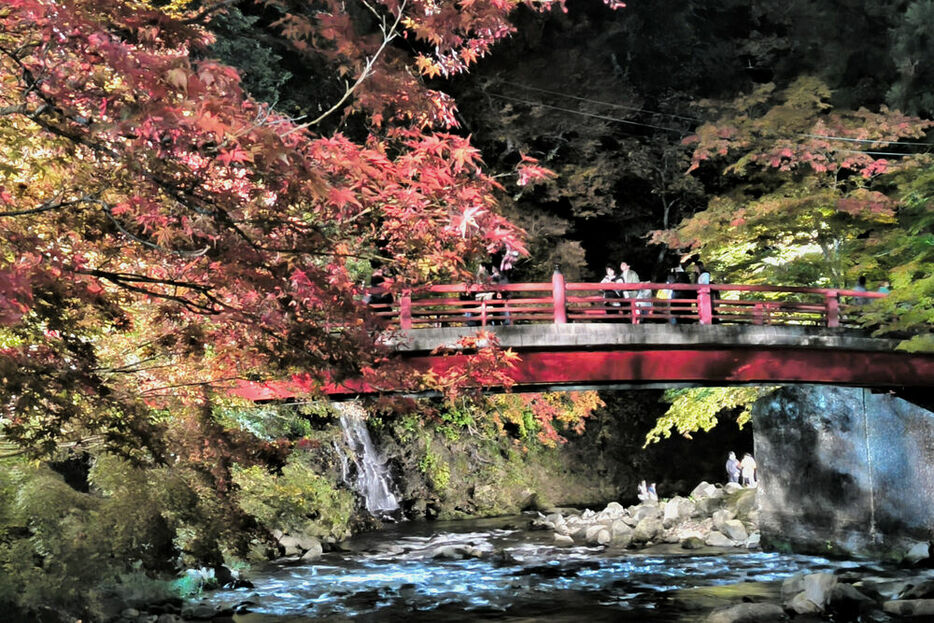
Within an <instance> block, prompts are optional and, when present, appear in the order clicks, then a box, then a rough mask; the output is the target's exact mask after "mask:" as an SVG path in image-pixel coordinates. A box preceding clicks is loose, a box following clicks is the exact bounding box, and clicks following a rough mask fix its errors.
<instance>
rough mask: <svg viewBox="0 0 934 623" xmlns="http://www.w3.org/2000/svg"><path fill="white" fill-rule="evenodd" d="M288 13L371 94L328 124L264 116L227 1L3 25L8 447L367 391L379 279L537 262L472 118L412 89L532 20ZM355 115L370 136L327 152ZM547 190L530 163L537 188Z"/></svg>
mask: <svg viewBox="0 0 934 623" xmlns="http://www.w3.org/2000/svg"><path fill="white" fill-rule="evenodd" d="M269 4H270V5H271V6H274V7H275V8H276V9H278V10H281V11H282V17H281V19H280V20H279V21H278V23H277V26H278V27H280V28H281V29H282V32H283V35H284V36H286V37H287V38H288V39H289V41H290V42H291V45H292V46H294V48H295V49H297V50H299V51H301V52H303V53H306V54H308V55H317V56H319V57H322V58H324V59H325V60H326V61H327V62H328V63H330V65H331V66H333V67H334V68H335V69H334V71H335V72H336V74H337V75H347V76H350V75H353V76H356V77H357V78H356V80H355V81H354V83H353V84H349V83H348V86H347V88H346V91H345V93H344V95H343V96H342V97H341V98H340V99H339V100H338V101H336V102H334V104H333V106H331V108H330V109H329V110H328V111H325V112H324V113H322V115H320V116H319V118H318V119H313V120H310V121H298V120H294V119H291V118H288V117H286V116H284V115H282V114H280V113H278V112H277V111H276V110H275V109H274V108H273V107H272V106H270V105H268V104H262V103H258V102H256V101H254V100H253V99H251V98H250V97H249V96H248V95H246V94H245V93H244V91H243V90H242V87H241V85H240V79H239V76H238V73H237V71H236V70H235V69H234V68H231V67H227V66H224V65H221V64H219V63H217V62H216V61H212V60H210V59H209V58H207V57H205V54H204V52H205V50H206V46H208V45H209V44H210V43H211V41H212V40H213V38H212V35H211V34H210V33H209V32H208V31H207V30H205V28H204V26H203V24H204V22H205V21H206V20H209V19H210V17H211V15H212V13H211V11H212V10H213V9H219V8H222V7H223V3H221V4H219V5H216V6H211V7H208V8H206V9H204V10H201V11H200V12H199V11H197V10H195V9H194V8H193V7H192V6H189V5H188V4H187V3H173V4H172V5H169V6H168V7H166V8H165V10H160V9H157V8H154V7H153V6H150V5H147V4H146V3H144V2H131V1H119V0H115V1H112V2H104V3H101V2H89V1H84V0H76V1H74V2H66V3H45V2H40V1H38V0H14V1H12V2H8V3H5V5H4V7H3V8H2V9H0V19H2V23H3V34H2V35H0V119H2V120H3V124H2V126H0V173H2V177H0V231H2V241H0V248H2V254H0V319H2V335H0V346H2V353H0V366H2V369H3V376H4V378H5V379H6V382H5V383H4V389H3V393H4V401H5V408H6V417H5V419H4V433H5V435H6V436H7V437H8V438H11V439H15V440H17V441H19V442H21V443H23V444H25V445H26V446H29V447H33V448H38V447H45V449H47V450H48V449H50V448H52V447H54V444H55V443H56V442H57V441H61V440H64V439H70V440H72V441H74V440H77V439H81V438H85V437H87V436H89V435H97V434H100V433H105V434H106V435H108V436H111V437H112V436H119V435H121V434H124V435H125V434H130V433H131V432H132V431H133V430H136V431H137V433H138V432H139V431H140V430H142V429H145V428H146V427H147V426H148V424H147V422H146V410H147V409H148V408H149V407H152V406H158V405H159V404H160V403H161V402H164V401H165V400H168V399H172V400H176V399H179V398H181V399H189V400H190V401H193V402H198V401H200V400H202V398H203V394H202V389H201V388H202V387H204V386H222V385H223V383H224V382H225V381H228V380H231V379H235V378H244V377H246V376H248V375H250V376H251V377H253V376H255V375H267V374H281V373H282V372H288V371H296V370H299V369H301V370H302V371H305V372H308V373H310V374H312V375H315V374H318V373H320V372H322V371H324V370H328V371H329V372H330V373H332V374H335V375H336V376H338V377H339V376H340V375H341V374H342V373H343V372H351V371H356V370H358V369H359V368H360V367H361V366H364V365H367V364H368V363H370V362H372V361H374V359H376V358H378V357H379V353H378V349H375V348H374V342H373V339H374V336H375V334H376V332H377V330H378V325H377V323H375V322H374V321H373V319H372V318H370V317H369V316H368V315H367V313H366V310H365V308H364V306H363V305H362V304H361V302H360V290H359V279H360V278H361V276H363V274H365V270H366V266H367V265H370V266H372V265H380V266H382V267H384V268H385V269H386V270H387V271H390V272H391V274H392V279H391V280H390V281H389V282H388V283H389V285H391V286H398V287H402V286H405V285H408V284H413V283H423V282H430V281H432V280H437V279H445V278H451V277H459V276H461V275H462V274H463V273H462V271H463V268H464V266H465V265H466V264H467V263H468V262H469V261H470V260H471V258H473V257H477V256H483V255H486V254H489V253H491V252H495V251H496V250H498V249H502V248H505V249H510V250H520V251H521V250H522V242H521V239H520V235H519V231H518V230H517V229H516V228H515V227H514V226H512V225H511V224H510V223H509V222H508V221H507V220H506V219H504V218H503V217H501V216H499V215H498V214H497V211H496V203H497V201H496V193H497V192H498V190H499V189H500V186H499V184H498V183H496V182H495V181H494V180H493V179H491V178H490V177H489V176H487V175H486V174H485V173H484V172H483V168H482V162H481V161H480V157H479V153H478V151H477V150H476V149H474V148H473V147H471V145H470V141H469V138H467V137H463V136H459V135H457V134H454V133H452V132H450V128H451V126H454V125H456V121H455V119H454V107H453V101H452V100H451V99H450V98H449V97H447V96H445V95H444V94H443V93H440V92H438V91H433V90H431V89H428V88H426V87H425V86H424V84H423V83H422V81H421V80H420V79H419V77H418V75H417V73H414V72H413V71H412V70H411V67H412V63H413V62H414V64H415V66H417V67H419V68H420V71H421V72H423V73H425V74H426V75H434V74H435V73H437V72H439V71H440V72H442V73H446V74H450V73H452V72H456V71H462V70H463V69H465V68H466V67H467V66H468V65H469V64H470V63H472V62H475V60H476V58H477V57H478V56H479V55H482V54H485V53H486V52H487V51H488V49H489V47H490V46H491V45H492V44H493V43H495V42H496V41H497V40H498V39H501V38H502V37H505V36H507V35H508V34H509V33H510V32H511V31H512V27H511V26H510V25H509V23H508V21H507V17H508V15H509V13H510V11H512V10H513V9H514V8H515V5H513V4H501V3H496V2H471V3H459V4H454V3H451V4H450V5H447V6H445V7H443V8H442V7H435V8H434V9H433V8H432V7H434V6H435V5H434V4H431V3H423V2H409V3H405V2H402V3H399V2H393V1H390V2H385V3H381V4H368V3H366V2H364V3H362V7H359V8H360V10H359V11H358V10H356V9H353V10H352V9H351V8H349V7H346V6H345V5H344V4H342V3H337V2H329V3H324V4H323V6H318V5H315V6H310V5H308V6H306V5H304V4H303V3H294V4H289V3H284V2H271V3H269ZM528 4H529V5H530V6H532V7H533V8H537V9H542V10H544V9H548V8H550V6H551V4H552V3H551V2H535V1H532V0H530V2H529V3H528ZM289 9H294V10H295V12H289ZM429 9H431V10H429ZM435 9H437V10H435ZM361 14H362V15H363V16H364V17H362V18H361ZM360 19H365V20H368V21H369V24H370V26H373V25H374V24H375V27H374V28H373V32H372V33H371V34H363V35H358V34H357V33H358V31H359V29H358V28H357V25H355V20H357V21H359V20H360ZM364 32H366V31H364ZM403 35H404V36H409V37H411V38H412V39H413V40H415V41H424V42H426V44H427V43H430V44H431V46H432V49H433V52H432V53H431V54H430V55H429V54H427V53H419V54H418V55H417V58H416V59H414V61H413V59H411V58H410V57H409V56H407V53H406V52H403V51H402V50H400V49H397V48H395V47H393V46H392V45H391V44H392V42H393V41H394V40H395V39H396V38H397V37H400V36H403ZM348 82H349V81H348ZM336 113H341V114H343V115H351V114H360V115H363V118H364V119H365V124H366V125H367V126H368V127H369V128H370V131H369V132H368V134H367V135H366V136H365V137H363V138H362V139H361V140H357V141H353V140H351V139H350V138H348V137H347V136H344V135H342V134H341V133H339V132H334V133H328V134H321V133H319V132H318V130H317V128H316V126H317V125H318V123H319V122H320V121H322V120H323V119H325V118H326V117H327V116H328V115H329V114H336ZM547 174H548V173H547V171H545V170H543V169H541V168H540V167H538V166H537V165H536V163H535V162H534V160H532V159H529V161H526V162H523V163H522V166H521V167H520V169H519V171H518V175H519V177H520V182H522V183H526V182H529V181H534V179H536V178H540V177H543V176H546V175H547ZM361 267H363V268H361ZM361 270H362V271H364V272H363V273H361ZM141 399H142V400H143V402H141ZM134 434H135V433H134Z"/></svg>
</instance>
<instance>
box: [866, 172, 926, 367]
mask: <svg viewBox="0 0 934 623" xmlns="http://www.w3.org/2000/svg"><path fill="white" fill-rule="evenodd" d="M892 178H893V179H892V182H893V184H894V185H895V187H896V189H897V192H898V194H899V196H900V198H901V203H900V205H899V209H898V215H897V218H898V227H895V228H892V229H890V230H887V231H884V232H880V233H879V235H877V236H874V237H873V238H871V239H869V240H868V241H867V246H868V247H869V250H870V255H869V261H867V262H866V265H867V266H866V272H867V273H868V274H869V275H870V277H874V278H875V279H876V280H877V281H878V280H881V279H884V278H888V279H889V280H890V281H891V283H892V292H891V293H890V294H889V296H888V297H886V298H885V299H882V300H878V301H875V302H874V303H873V304H872V305H867V306H866V309H865V310H864V321H865V323H866V325H867V326H869V327H871V328H873V329H875V330H876V333H877V334H882V335H886V334H892V333H894V334H896V335H899V334H904V333H905V332H910V333H916V335H914V336H913V337H910V338H909V339H908V340H906V341H905V342H903V343H902V344H901V345H900V348H902V349H904V350H908V351H913V352H919V351H925V352H934V336H932V333H931V327H932V326H934V160H932V159H931V158H927V159H926V160H925V161H924V164H923V166H919V167H917V168H912V169H906V170H903V171H898V172H896V173H895V174H894V175H893V176H892Z"/></svg>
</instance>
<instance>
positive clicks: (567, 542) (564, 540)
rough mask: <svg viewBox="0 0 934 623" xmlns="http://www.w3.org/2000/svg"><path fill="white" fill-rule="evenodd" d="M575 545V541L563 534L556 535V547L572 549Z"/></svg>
mask: <svg viewBox="0 0 934 623" xmlns="http://www.w3.org/2000/svg"><path fill="white" fill-rule="evenodd" d="M573 545H574V539H572V538H571V537H569V536H566V535H563V534H556V535H555V546H557V547H572V546H573Z"/></svg>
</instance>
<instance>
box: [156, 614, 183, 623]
mask: <svg viewBox="0 0 934 623" xmlns="http://www.w3.org/2000/svg"><path fill="white" fill-rule="evenodd" d="M179 621H181V619H180V618H179V617H178V615H177V614H170V613H165V614H160V615H159V618H158V619H156V623H179Z"/></svg>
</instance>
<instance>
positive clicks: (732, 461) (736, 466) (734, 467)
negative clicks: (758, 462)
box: [726, 452, 749, 483]
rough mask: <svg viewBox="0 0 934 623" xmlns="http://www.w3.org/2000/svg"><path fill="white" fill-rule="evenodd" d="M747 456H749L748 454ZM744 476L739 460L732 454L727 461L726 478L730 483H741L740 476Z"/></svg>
mask: <svg viewBox="0 0 934 623" xmlns="http://www.w3.org/2000/svg"><path fill="white" fill-rule="evenodd" d="M746 456H749V455H748V454H747V455H746ZM741 474H742V468H741V467H740V463H739V460H738V459H737V458H736V453H735V452H730V454H729V456H727V459H726V477H727V479H728V481H729V482H735V483H739V478H740V475H741Z"/></svg>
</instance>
